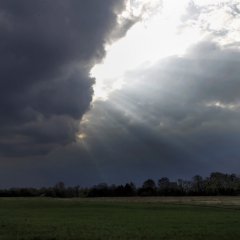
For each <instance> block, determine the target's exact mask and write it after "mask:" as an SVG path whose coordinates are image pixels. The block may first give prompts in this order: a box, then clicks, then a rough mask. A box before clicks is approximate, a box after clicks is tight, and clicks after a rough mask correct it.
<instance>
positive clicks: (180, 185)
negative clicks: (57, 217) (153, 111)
mask: <svg viewBox="0 0 240 240" xmlns="http://www.w3.org/2000/svg"><path fill="white" fill-rule="evenodd" d="M216 195H228V196H236V195H240V176H239V175H236V174H225V173H221V172H213V173H211V174H210V175H209V176H208V177H205V178H203V177H202V176H200V175H195V176H194V177H193V178H192V179H191V180H182V179H178V180H177V181H170V180H169V178H167V177H162V178H160V179H159V180H158V181H154V180H153V179H147V180H145V181H144V182H143V184H142V186H140V187H136V185H135V184H134V183H132V182H130V183H126V184H124V185H108V184H106V183H100V184H98V185H95V186H93V187H90V188H83V187H80V186H74V187H66V186H65V184H64V183H63V182H58V183H57V184H56V185H55V186H53V187H42V188H10V189H1V190H0V197H39V196H41V197H60V198H71V197H128V196H216Z"/></svg>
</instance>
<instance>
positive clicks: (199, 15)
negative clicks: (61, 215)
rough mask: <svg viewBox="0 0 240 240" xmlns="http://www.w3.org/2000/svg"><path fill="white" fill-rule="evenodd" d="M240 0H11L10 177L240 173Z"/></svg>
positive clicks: (6, 153) (1, 60) (71, 181)
mask: <svg viewBox="0 0 240 240" xmlns="http://www.w3.org/2000/svg"><path fill="white" fill-rule="evenodd" d="M239 29H240V3H239V1H237V0H228V1H227V0H225V1H224V0H222V1H220V0H219V1H216V0H215V1H212V0H204V1H203V0H192V1H191V0H183V1H179V0H163V1H160V0H152V1H143V0H131V1H130V0H129V1H128V0H104V1H99V0H89V1H86V0H57V1H47V0H42V1H40V0H39V1H32V0H21V1H18V0H1V1H0V52H1V54H0V83H1V88H0V91H1V94H0V188H3V187H12V186H48V185H53V184H55V183H56V182H58V181H64V182H65V183H66V184H67V185H77V184H79V185H81V186H91V185H93V184H97V183H100V182H107V183H117V184H119V183H125V182H127V181H134V182H136V183H137V184H139V183H141V182H142V181H143V180H145V179H146V178H153V179H155V180H157V179H159V178H161V177H164V176H167V177H170V178H172V179H177V178H183V179H188V178H190V177H192V176H193V175H196V174H201V175H203V176H206V175H207V174H209V173H210V172H212V171H222V172H227V173H237V174H239V173H240V162H239V160H240V148H239V143H240V121H239V120H240V79H239V76H240V68H239V66H240V32H239Z"/></svg>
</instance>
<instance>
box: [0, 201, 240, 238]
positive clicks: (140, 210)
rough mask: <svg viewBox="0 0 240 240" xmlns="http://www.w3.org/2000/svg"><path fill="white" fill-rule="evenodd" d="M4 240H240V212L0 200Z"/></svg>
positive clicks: (155, 205)
mask: <svg viewBox="0 0 240 240" xmlns="http://www.w3.org/2000/svg"><path fill="white" fill-rule="evenodd" d="M0 239H1V240H9V239H14V240H15V239H18V240H20V239H21V240H42V239H44V240H45V239H46V240H50V239H51V240H58V239H59V240H63V239H64V240H67V239H71V240H77V239H89V240H95V239H96V240H97V239H98V240H100V239H103V240H108V239H111V240H115V239H121V240H124V239H131V240H135V239H136V240H137V239H138V240H139V239H140V240H141V239H156V240H160V239H168V240H171V239H176V240H181V239H184V240H190V239H191V240H198V239H204V240H205V239H207V240H213V239H218V240H219V239H221V240H223V239H226V240H227V239H229V240H230V239H231V240H239V239H240V210H238V209H231V208H224V207H214V206H191V205H180V204H172V203H171V204H168V203H146V202H145V203H143V202H134V203H132V202H131V201H130V202H114V201H113V202H111V201H108V202H104V201H98V200H96V201H87V200H86V201H83V200H78V199H75V200H74V199H65V200H61V199H46V198H43V199H41V198H36V199H21V198H20V199H17V198H13V199H0Z"/></svg>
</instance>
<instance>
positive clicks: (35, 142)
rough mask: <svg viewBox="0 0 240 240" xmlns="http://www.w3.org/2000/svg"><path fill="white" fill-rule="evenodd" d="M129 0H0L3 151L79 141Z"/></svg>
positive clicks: (34, 149)
mask: <svg viewBox="0 0 240 240" xmlns="http://www.w3.org/2000/svg"><path fill="white" fill-rule="evenodd" d="M124 4H125V1H120V0H119V1H115V0H104V1H99V0H90V1H85V0H68V1H65V0H58V1H46V0H43V1H32V0H21V1H17V0H3V1H0V89H1V90H0V91H1V94H0V116H1V117H0V154H1V155H9V154H10V155H16V156H18V155H19V156H20V155H22V156H24V155H29V154H30V155H32V154H42V153H47V152H49V151H50V150H52V149H53V148H55V147H56V146H58V145H59V144H67V143H70V142H72V141H74V140H75V135H76V132H77V131H78V125H79V120H80V119H81V117H82V115H83V114H84V113H85V112H86V110H87V109H88V108H89V105H90V102H91V100H92V94H93V90H92V85H93V83H94V79H91V78H90V77H89V70H90V68H91V67H92V66H93V65H94V63H95V62H97V61H99V60H101V59H102V58H103V56H104V54H105V51H104V44H105V43H106V42H107V41H108V40H109V36H110V33H111V31H112V30H113V29H114V27H115V26H116V25H117V13H118V12H120V11H122V10H123V8H124Z"/></svg>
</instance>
